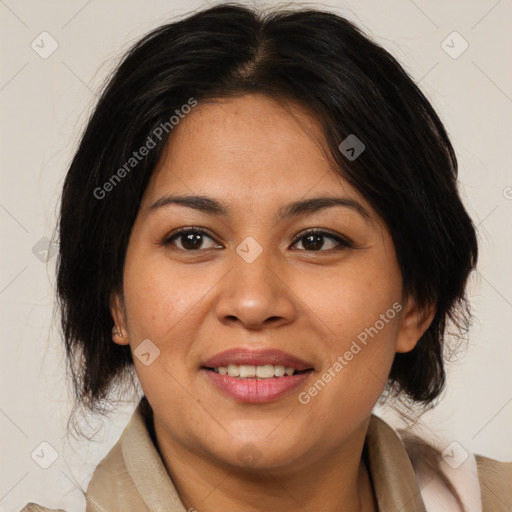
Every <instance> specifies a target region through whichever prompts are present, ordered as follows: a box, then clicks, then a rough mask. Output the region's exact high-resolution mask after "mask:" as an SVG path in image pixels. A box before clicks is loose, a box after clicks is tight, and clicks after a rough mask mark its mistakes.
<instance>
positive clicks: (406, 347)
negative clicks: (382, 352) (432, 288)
mask: <svg viewBox="0 0 512 512" xmlns="http://www.w3.org/2000/svg"><path fill="white" fill-rule="evenodd" d="M435 314H436V307H435V304H429V305H428V306H423V307H420V306H418V303H417V301H416V299H414V298H413V297H411V296H409V297H408V298H407V300H406V301H405V308H404V311H403V313H402V318H401V319H400V327H399V331H398V337H397V343H396V351H397V352H402V353H404V352H410V351H411V350H412V349H413V348H414V347H415V346H416V343H418V341H419V339H420V338H421V337H422V336H423V334H424V333H425V331H426V330H427V329H428V328H429V326H430V324H431V323H432V320H433V319H434V316H435Z"/></svg>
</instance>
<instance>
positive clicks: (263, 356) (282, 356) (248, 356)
mask: <svg viewBox="0 0 512 512" xmlns="http://www.w3.org/2000/svg"><path fill="white" fill-rule="evenodd" d="M228 364H236V365H242V364H243V365H253V366H263V365H266V364H272V365H281V366H285V367H287V368H294V369H295V370H298V371H302V370H308V369H313V366H312V365H311V364H310V363H308V362H306V361H304V360H303V359H300V358H298V357H295V356H292V355H291V354H288V353H286V352H283V351H281V350H276V349H263V350H254V349H252V350H251V349H247V348H233V349H230V350H226V351H224V352H220V353H219V354H216V355H214V356H213V357H211V358H210V359H208V360H206V361H204V362H203V363H202V365H201V366H203V367H206V368H218V367H219V366H228Z"/></svg>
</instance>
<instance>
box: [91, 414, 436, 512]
mask: <svg viewBox="0 0 512 512" xmlns="http://www.w3.org/2000/svg"><path fill="white" fill-rule="evenodd" d="M366 443H367V449H368V458H369V462H370V467H369V471H370V474H371V478H372V481H373V484H374V487H375V492H376V495H377V501H378V505H379V512H397V511H400V512H426V509H425V505H424V503H423V500H422V497H421V492H420V488H419V486H418V483H417V481H416V477H415V473H414V469H413V466H412V464H411V462H410V459H409V457H408V455H407V452H406V451H405V449H404V447H403V444H402V441H401V440H400V438H399V437H398V435H397V434H396V433H395V431H394V430H393V429H392V428H391V427H390V426H389V425H388V424H387V423H385V422H384V421H383V420H381V419H380V418H378V417H377V416H375V415H372V417H371V420H370V425H369V429H368V434H367V438H366ZM86 498H87V512H107V511H108V512H111V511H112V510H135V508H134V507H135V506H136V509H137V511H138V512H164V511H165V512H187V510H186V509H185V508H184V506H183V504H182V503H181V501H180V499H179V496H178V493H177V491H176V489H175V487H174V485H173V484H172V481H171V479H170V478H169V475H168V473H167V470H166V468H165V466H164V464H163V461H162V459H161V457H160V455H159V453H158V451H157V449H156V447H155V445H154V443H153V441H152V438H151V435H150V432H149V430H148V428H147V426H146V420H145V418H144V415H143V413H142V411H141V404H139V405H138V407H137V409H136V410H135V412H134V414H133V416H132V418H131V419H130V422H129V423H128V425H127V426H126V428H125V430H124V431H123V433H122V435H121V437H120V439H119V440H118V442H117V443H116V445H115V446H114V447H113V448H112V450H110V452H109V453H108V454H107V455H106V457H105V458H104V459H103V460H102V461H101V462H100V464H99V465H98V466H97V468H96V471H95V472H94V474H93V477H92V479H91V481H90V482H89V486H88V488H87V494H86Z"/></svg>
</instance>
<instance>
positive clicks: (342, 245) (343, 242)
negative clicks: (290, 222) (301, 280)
mask: <svg viewBox="0 0 512 512" xmlns="http://www.w3.org/2000/svg"><path fill="white" fill-rule="evenodd" d="M189 233H195V234H199V235H202V236H206V237H208V238H210V239H211V240H213V241H215V239H214V238H213V237H212V236H211V235H210V234H209V233H208V232H207V231H205V230H204V229H202V228H194V227H186V228H179V229H176V230H175V231H173V232H172V233H170V234H169V235H167V236H166V237H165V238H164V239H163V240H162V242H161V245H163V246H168V245H171V244H172V243H173V241H174V240H177V239H179V237H180V236H183V235H184V234H189ZM310 235H323V236H325V237H326V238H330V239H332V240H335V241H336V242H337V243H338V244H339V247H337V248H332V249H327V250H322V249H319V250H318V251H314V250H310V251H308V250H307V249H302V250H304V251H306V252H312V253H316V252H328V251H333V250H334V251H340V250H343V249H347V248H354V247H355V245H354V244H353V243H352V242H351V241H350V240H348V239H347V238H345V237H342V236H340V235H335V234H333V233H331V232H330V231H326V230H324V229H319V228H311V229H309V230H307V231H305V232H303V233H301V234H299V235H298V236H296V237H295V239H294V240H293V243H292V245H295V244H296V243H297V242H299V241H300V240H302V239H303V238H306V237H307V236H310ZM177 250H179V251H182V252H188V253H197V252H200V251H201V250H205V249H197V250H187V249H180V248H179V247H177Z"/></svg>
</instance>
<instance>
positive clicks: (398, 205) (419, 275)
mask: <svg viewBox="0 0 512 512" xmlns="http://www.w3.org/2000/svg"><path fill="white" fill-rule="evenodd" d="M250 93H263V94H267V95H269V96H271V97H279V98H283V99H286V100H292V101H295V102H297V103H299V104H300V105H302V106H304V107H306V108H307V109H308V111H310V112H311V113H312V114H313V115H314V116H315V117H316V118H317V119H318V120H319V121H320V122H321V125H322V128H323V131H324V134H325V139H326V142H327V144H328V147H329V150H330V153H331V155H330V156H331V157H332V159H333V162H335V164H336V167H337V169H338V171H339V174H340V176H342V177H343V178H344V179H346V180H347V181H348V182H349V183H350V184H351V185H352V186H354V187H355V188H356V189H357V190H358V191H359V192H360V193H361V194H362V195H363V196H364V197H365V199H366V200H367V201H368V202H369V203H370V204H371V205H372V206H373V208H374V209H375V211H376V212H377V213H378V214H379V215H380V217H381V218H382V219H383V221H384V222H385V224H386V226H387V228H388V229H389V231H390V233H391V236H392V239H393V242H394V246H395V250H396V254H397V258H398V263H399V265H400V269H401V274H402V279H403V286H404V291H405V292H406V293H407V294H410V295H412V296H413V297H414V298H416V300H417V301H418V303H419V304H420V305H422V306H427V305H428V304H432V303H435V308H436V312H435V317H434V319H433V321H432V323H431V325H430V326H429V328H428V329H427V331H426V332H425V333H424V335H423V336H422V337H421V339H420V340H419V342H418V343H417V345H416V347H415V348H414V349H413V350H412V351H411V352H408V353H404V354H396V356H395V359H394V362H393V365H392V368H391V372H390V376H389V383H388V384H389V387H388V389H391V390H395V391H396V394H397V395H400V396H402V395H405V396H406V397H408V399H410V400H412V401H413V402H414V403H422V404H423V405H425V404H429V403H431V402H432V401H433V400H434V399H435V398H436V397H438V396H439V394H440V392H441V391H442V389H443V387H444V383H445V369H444V360H443V344H444V337H445V331H446V328H447V325H448V323H449V322H453V323H454V324H455V325H456V326H457V327H458V329H459V330H464V329H465V328H467V326H468V325H469V321H470V309H469V303H468V299H467V296H466V282H467V279H468V276H469V274H470V272H471V271H472V270H473V269H474V268H475V265H476V261H477V252H478V249H477V238H476V232H475V228H474V225H473V223H472V221H471V219H470V217H469V216H468V214H467V212H466V210H465V208H464V206H463V204H462V201H461V199H460V197H459V194H458V188H457V174H458V170H457V160H456V156H455V153H454V150H453V147H452V145H451V143H450V140H449V138H448V135H447V133H446V130H445V128H444V126H443V123H442V122H441V120H440V119H439V117H438V115H437V114H436V112H435V111H434V109H433V107H432V106H431V104H430V102H429V101H428V100H427V98H426V97H425V96H424V94H423V93H422V92H421V91H420V89H419V88H418V86H417V85H416V84H415V83H414V81H413V80H412V79H411V78H410V77H409V76H408V74H407V73H406V71H405V70H404V69H403V68H402V66H401V65H400V64H399V63H398V62H397V60H396V59H395V58H394V57H393V56H391V55H390V54H389V53H388V52H387V51H386V50H384V49H383V48H382V47H381V46H380V45H378V44H376V43H375V42H373V41H372V40H371V39H370V38H369V37H368V36H366V35H365V34H364V33H363V32H362V31H361V30H360V29H359V28H358V27H356V26H355V25H354V24H352V23H351V22H349V21H348V20H347V19H345V18H343V17H342V16H339V15H337V14H334V13H331V12H325V11H321V10H316V9H310V8H302V9H301V8H299V9H284V10H275V11H270V12H266V13H262V12H257V11H256V10H254V9H251V8H248V7H244V6H241V5H237V4H232V3H229V4H220V5H217V6H215V7H211V8H206V9H203V10H201V11H198V12H195V13H193V14H189V15H188V16H187V17H185V18H183V19H181V20H179V21H176V22H173V23H168V24H165V25H163V26H160V27H158V28H156V29H155V30H153V31H151V32H150V33H149V34H147V35H146V36H144V37H143V38H142V39H141V40H140V41H138V42H137V43H136V44H135V45H134V46H133V47H132V48H131V49H130V50H129V51H128V52H127V54H126V55H125V56H124V58H123V59H122V61H121V63H120V64H119V66H118V67H117V69H116V70H115V71H114V72H113V74H112V76H111V77H110V78H109V80H108V82H107V84H106V86H105V88H104V90H103V92H102V93H101V96H100V98H99V100H98V102H97V105H96V107H95V110H94V112H93V113H92V115H91V117H90V120H89V122H88V124H87V126H86V129H85V131H84V133H83V136H82V138H81V141H80V144H79V147H78V149H77V151H76V153H75V155H74V158H73V160H72V162H71V165H70V167H69V170H68V172H67V175H66V178H65V183H64V187H63V193H62V201H61V210H60V219H59V247H60V249H59V251H60V252H59V256H58V276H57V291H58V298H59V306H60V312H61V325H62V329H63V336H64V341H65V347H66V353H67V361H68V364H69V368H70V371H71V375H72V379H73V385H74V391H75V398H76V401H77V402H78V403H80V404H82V405H84V406H86V407H87V408H89V409H90V410H92V411H99V408H98V407H99V404H100V403H101V402H102V401H104V400H107V401H108V397H109V394H110V392H111V391H112V389H113V388H114V385H115V384H116V383H119V382H122V381H123V379H124V377H126V375H127V374H129V373H130V371H131V370H132V369H133V359H132V354H131V350H130V347H129V346H120V345H117V344H115V343H113V341H112V338H111V330H112V327H113V319H112V316H111V313H110V309H109V305H110V298H111V296H112V293H113V292H114V291H121V290H122V277H123V265H124V259H125V253H126V249H127V244H128V240H129V236H130V233H131V229H132V226H133V223H134V221H135V218H136V216H137V213H138V210H139V207H140V203H141V199H142V196H143V194H144V191H145V188H146V186H147V184H148V182H149V180H150V178H151V175H152V173H153V171H154V170H155V168H156V166H157V164H158V162H159V160H160V158H161V155H162V150H163V148H164V146H165V144H166V142H167V140H168V138H169V137H172V130H171V128H172V126H171V125H172V123H171V122H170V119H171V117H172V116H173V115H175V114H176V111H177V110H180V108H181V107H182V106H183V105H186V104H190V103H191V100H192V101H196V102H198V103H199V104H200V103H201V102H202V101H206V100H208V99H216V98H227V97H234V96H239V95H243V94H250ZM162 128H164V129H162ZM155 130H156V132H155ZM158 130H159V131H158ZM155 133H158V134H159V135H160V136H159V137H157V136H155ZM349 135H356V136H357V138H358V139H359V140H361V141H362V142H363V143H364V145H365V150H364V152H363V153H362V154H361V155H360V156H359V157H358V158H356V159H349V158H347V155H346V154H343V153H342V151H340V149H339V145H340V143H341V142H342V141H344V140H345V139H346V138H347V137H348V136H349ZM148 138H151V141H152V143H153V144H154V145H153V146H152V148H151V151H149V152H148V154H147V155H146V156H145V157H144V158H143V159H142V158H141V159H140V161H137V162H136V166H135V165H134V168H133V170H131V168H130V167H127V165H126V164H127V162H129V161H130V158H133V152H134V150H137V149H138V148H140V147H142V146H144V145H147V144H149V142H148V141H149V139H148ZM132 163H134V162H132ZM121 169H124V170H125V172H122V171H121ZM116 173H117V176H118V177H119V176H120V174H119V173H121V174H122V177H123V180H122V182H117V181H113V178H114V177H115V176H114V175H115V174H116ZM108 184H110V185H108ZM107 192H108V193H107Z"/></svg>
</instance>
